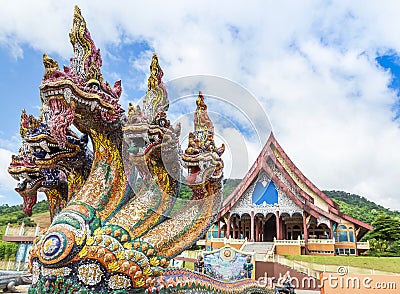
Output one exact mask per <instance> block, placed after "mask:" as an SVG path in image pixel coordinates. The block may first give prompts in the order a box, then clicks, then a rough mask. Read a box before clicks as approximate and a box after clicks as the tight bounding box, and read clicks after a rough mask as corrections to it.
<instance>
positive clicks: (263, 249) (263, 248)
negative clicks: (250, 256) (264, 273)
mask: <svg viewBox="0 0 400 294" xmlns="http://www.w3.org/2000/svg"><path fill="white" fill-rule="evenodd" d="M240 250H241V251H244V252H255V255H254V258H255V260H256V261H264V260H265V257H266V254H267V253H270V252H273V251H274V242H247V243H245V244H244V245H243V247H242V248H241V249H240Z"/></svg>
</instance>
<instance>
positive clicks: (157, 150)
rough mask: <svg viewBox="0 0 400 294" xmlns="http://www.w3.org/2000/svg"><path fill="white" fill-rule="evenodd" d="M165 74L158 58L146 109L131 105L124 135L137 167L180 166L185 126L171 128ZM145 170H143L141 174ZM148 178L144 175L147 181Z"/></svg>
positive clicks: (151, 79) (148, 92) (145, 100)
mask: <svg viewBox="0 0 400 294" xmlns="http://www.w3.org/2000/svg"><path fill="white" fill-rule="evenodd" d="M162 76H163V71H162V69H161V67H160V65H159V62H158V58H157V55H156V54H154V55H153V58H152V62H151V65H150V76H149V78H148V91H147V93H146V96H145V99H144V101H143V107H142V108H140V106H139V105H138V106H136V107H135V106H134V105H133V104H132V103H130V104H129V111H128V116H127V117H126V118H125V121H124V124H123V127H122V131H123V134H124V141H125V146H126V149H127V150H128V153H129V158H130V161H132V162H133V163H134V164H135V165H136V166H140V165H146V158H147V162H160V160H162V161H163V163H164V164H166V163H171V164H172V163H173V162H175V163H177V162H178V157H177V154H178V153H179V136H180V131H181V126H180V124H178V125H177V126H175V127H173V126H171V123H170V121H169V120H168V118H167V114H166V111H167V110H168V107H169V101H168V94H167V90H166V88H165V86H164V84H163V82H162ZM141 170H142V169H141V168H140V167H139V172H140V171H141ZM146 176H148V175H143V172H142V177H146Z"/></svg>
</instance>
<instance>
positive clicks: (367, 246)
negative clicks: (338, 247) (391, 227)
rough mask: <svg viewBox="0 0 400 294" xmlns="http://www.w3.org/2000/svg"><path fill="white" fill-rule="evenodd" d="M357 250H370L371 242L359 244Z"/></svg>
mask: <svg viewBox="0 0 400 294" xmlns="http://www.w3.org/2000/svg"><path fill="white" fill-rule="evenodd" d="M357 249H366V250H368V249H369V241H367V242H357Z"/></svg>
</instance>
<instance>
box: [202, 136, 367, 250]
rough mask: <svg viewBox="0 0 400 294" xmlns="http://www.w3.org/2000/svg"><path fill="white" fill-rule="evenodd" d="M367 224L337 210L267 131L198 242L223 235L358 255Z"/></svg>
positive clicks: (217, 241)
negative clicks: (264, 140) (248, 166)
mask: <svg viewBox="0 0 400 294" xmlns="http://www.w3.org/2000/svg"><path fill="white" fill-rule="evenodd" d="M371 229H372V227H371V226H370V225H368V224H366V223H363V222H361V221H359V220H357V219H355V218H353V217H351V216H348V215H346V214H344V213H342V212H341V211H340V209H339V207H338V205H337V204H336V203H335V202H334V201H332V200H331V199H330V198H329V197H328V196H327V195H325V194H324V193H323V192H322V191H321V190H319V189H318V188H317V187H316V186H315V185H314V184H313V183H312V182H311V181H310V180H309V179H307V178H306V177H305V176H304V175H303V173H302V172H301V171H300V170H299V169H298V168H297V167H296V166H295V164H294V163H293V162H292V160H291V159H290V158H289V157H288V155H287V154H286V153H285V151H284V150H283V149H282V147H281V146H280V145H279V143H278V142H277V140H276V139H275V137H274V135H273V134H272V133H271V135H270V136H269V138H268V140H267V143H266V144H265V146H264V148H263V149H262V151H261V153H260V155H259V156H258V157H257V160H256V161H255V162H254V164H253V166H252V167H251V169H250V170H249V171H248V173H247V174H246V175H245V177H244V178H243V180H242V181H241V182H240V184H239V185H238V186H237V187H236V189H235V190H234V191H233V192H232V194H230V195H229V196H228V197H227V198H226V199H225V201H224V202H223V205H222V209H221V211H220V213H219V214H218V217H217V222H216V223H215V225H214V226H213V228H212V229H211V230H210V231H209V232H208V234H207V236H208V237H207V240H206V241H205V242H203V243H204V245H206V246H207V247H208V248H209V249H214V248H220V247H222V246H223V244H226V243H227V240H229V242H230V243H232V244H234V243H235V242H236V243H238V244H240V240H246V242H247V243H260V244H259V245H261V243H263V244H266V246H265V247H264V248H269V250H270V251H271V250H272V251H273V252H274V253H276V254H280V255H282V254H315V255H357V254H359V253H360V252H362V251H365V250H368V249H369V243H368V242H359V240H360V239H361V238H362V237H363V236H364V235H365V234H366V233H367V232H368V231H369V230H371ZM268 246H269V247H268ZM235 247H237V248H239V247H240V246H235ZM242 249H243V247H242Z"/></svg>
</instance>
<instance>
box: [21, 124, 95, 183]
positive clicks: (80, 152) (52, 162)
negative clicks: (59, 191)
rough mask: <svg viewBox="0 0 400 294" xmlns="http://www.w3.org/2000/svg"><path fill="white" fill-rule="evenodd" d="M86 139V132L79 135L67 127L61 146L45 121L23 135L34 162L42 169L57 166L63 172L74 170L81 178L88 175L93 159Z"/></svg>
mask: <svg viewBox="0 0 400 294" xmlns="http://www.w3.org/2000/svg"><path fill="white" fill-rule="evenodd" d="M88 140H89V139H88V136H87V135H86V134H85V135H83V136H82V137H79V136H78V135H77V134H75V133H74V132H73V131H72V130H71V129H69V128H67V131H66V141H65V144H64V147H61V146H60V145H59V144H58V142H57V140H56V139H55V138H54V137H53V136H52V135H51V132H50V128H49V126H48V125H47V124H46V123H41V124H40V126H39V127H38V128H35V129H33V130H32V131H31V132H28V134H27V135H26V137H25V141H26V142H27V143H28V144H29V148H30V149H31V152H32V155H33V156H34V157H35V162H36V164H37V165H38V166H40V167H41V168H42V169H46V168H47V169H48V168H53V169H54V168H57V169H60V170H62V171H63V172H64V173H65V174H67V173H69V172H71V171H72V170H74V171H78V172H79V174H80V175H81V176H82V177H83V178H87V176H88V175H89V172H90V167H91V163H92V161H93V154H92V151H91V150H90V149H89V148H88V147H87V144H88Z"/></svg>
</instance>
